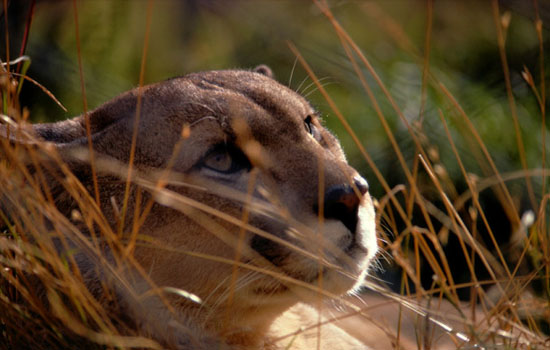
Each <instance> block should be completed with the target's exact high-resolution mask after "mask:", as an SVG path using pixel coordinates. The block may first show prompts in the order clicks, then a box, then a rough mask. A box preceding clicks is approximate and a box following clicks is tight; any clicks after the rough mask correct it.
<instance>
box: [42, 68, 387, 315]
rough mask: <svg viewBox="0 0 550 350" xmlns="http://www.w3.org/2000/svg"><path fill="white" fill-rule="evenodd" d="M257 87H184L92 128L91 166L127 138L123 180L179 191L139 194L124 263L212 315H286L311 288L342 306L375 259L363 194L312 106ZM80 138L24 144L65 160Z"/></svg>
mask: <svg viewBox="0 0 550 350" xmlns="http://www.w3.org/2000/svg"><path fill="white" fill-rule="evenodd" d="M268 75H269V74H261V73H257V72H249V71H237V70H229V71H213V72H204V73H197V74H191V75H188V76H186V77H182V78H175V79H172V80H169V81H165V82H162V83H159V84H156V85H152V86H149V87H145V88H143V90H142V91H141V92H138V91H137V90H134V91H131V92H129V93H126V94H124V95H122V96H120V97H118V98H117V99H115V100H113V101H111V102H108V103H107V104H105V105H104V106H102V107H100V108H98V109H97V110H95V111H93V112H92V113H91V114H90V120H91V131H92V140H93V143H94V148H95V150H96V154H97V157H101V156H103V155H105V156H109V157H113V158H116V159H117V160H119V161H120V162H122V163H126V162H127V161H128V159H129V154H130V149H131V144H132V133H133V131H134V130H137V131H138V134H137V139H136V153H135V160H134V164H135V166H136V167H137V168H138V169H139V170H143V171H144V172H147V171H149V170H150V169H155V168H159V169H163V168H166V167H169V168H170V170H172V173H171V175H181V179H183V180H182V181H183V182H185V183H177V182H170V180H165V181H164V182H166V183H167V186H166V189H164V190H160V191H158V187H157V190H154V189H151V188H147V191H149V192H151V193H153V198H154V199H155V200H156V203H157V204H155V205H154V206H153V209H152V210H151V212H150V213H149V215H148V216H147V219H146V220H145V222H144V223H143V224H142V225H141V227H140V235H141V237H149V238H150V239H144V240H143V242H144V243H143V244H138V247H137V248H136V250H135V256H136V259H137V260H138V261H139V262H140V263H141V264H142V265H143V268H144V270H145V271H148V273H149V276H150V277H151V279H152V280H153V281H154V282H155V283H156V284H157V285H159V286H170V287H175V288H179V289H182V290H185V291H188V292H191V293H194V294H197V295H198V296H199V297H201V298H202V299H203V301H204V302H205V303H209V304H210V306H217V305H218V304H220V303H223V302H225V301H226V300H227V299H231V302H232V303H234V304H235V305H237V306H238V305H241V304H242V305H243V307H245V306H246V305H248V306H250V305H258V304H264V305H265V304H277V303H280V302H284V303H285V304H286V303H290V302H293V301H296V300H298V299H299V298H297V297H296V295H300V298H305V299H309V298H312V296H313V295H317V292H316V291H315V288H317V287H320V288H321V289H322V290H324V291H326V292H327V293H329V294H332V295H334V294H342V293H344V292H346V291H349V290H350V289H352V288H353V287H354V286H356V285H357V284H358V283H359V282H360V281H361V280H362V278H363V277H364V274H365V271H366V268H367V266H368V263H369V260H370V259H371V258H372V257H373V255H374V254H375V252H376V249H377V248H376V238H375V228H374V211H373V206H372V202H371V199H370V196H369V194H368V186H367V183H366V181H365V180H364V179H362V178H361V177H360V176H359V175H358V173H357V172H356V171H355V170H354V169H353V168H351V167H350V166H349V164H348V163H347V161H346V158H345V156H344V153H343V151H342V149H341V147H340V144H339V143H338V140H337V139H336V138H335V137H334V136H333V135H332V134H331V133H330V132H328V131H327V130H326V129H325V128H324V127H323V126H322V124H321V123H320V120H319V117H318V115H317V113H316V111H315V110H314V109H313V108H312V107H311V106H310V104H309V103H308V102H307V101H306V100H305V99H304V98H303V97H301V96H300V95H298V94H297V93H295V92H294V91H292V90H290V89H288V88H286V87H284V86H282V85H280V84H279V83H277V82H276V81H274V80H273V79H272V78H271V77H269V76H268ZM138 95H140V97H139V100H140V103H141V106H140V112H141V113H140V117H139V122H138V124H137V128H134V127H135V126H136V125H135V123H136V120H137V119H136V118H135V116H136V105H137V100H138V97H137V96H138ZM75 125H76V126H75ZM84 125H85V124H84V119H83V118H80V119H75V120H74V121H73V122H72V125H69V124H67V122H66V123H65V124H58V125H57V126H52V125H50V126H37V127H36V130H37V131H38V133H39V134H41V135H42V136H43V137H45V138H46V139H49V140H51V141H54V142H56V143H57V145H58V146H59V148H60V149H61V150H62V151H63V152H66V151H68V150H70V149H71V148H73V147H75V146H79V145H80V146H84V145H86V143H87V138H86V137H85V136H84V131H83V130H84V128H83V126H84ZM171 175H167V176H166V179H170V178H171V177H170V176H171ZM84 181H85V182H86V179H84ZM100 189H101V198H102V201H103V202H104V208H110V206H111V204H112V199H111V197H114V198H115V200H116V201H118V202H119V203H121V202H122V201H123V191H122V189H123V186H122V185H121V186H120V187H116V186H114V185H110V186H102V183H101V178H100ZM133 199H134V197H130V202H131V201H132V200H133ZM132 212H133V210H129V213H130V214H128V215H129V216H128V218H127V222H132V217H131V213H132ZM151 242H152V243H151ZM233 261H237V263H232V262H233Z"/></svg>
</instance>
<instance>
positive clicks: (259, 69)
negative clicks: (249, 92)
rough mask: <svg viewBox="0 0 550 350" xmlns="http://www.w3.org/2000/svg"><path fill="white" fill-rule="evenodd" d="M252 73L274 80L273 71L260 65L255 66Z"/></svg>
mask: <svg viewBox="0 0 550 350" xmlns="http://www.w3.org/2000/svg"><path fill="white" fill-rule="evenodd" d="M253 71H254V72H256V73H260V74H263V75H265V76H266V77H269V78H271V79H274V76H273V71H272V70H271V68H269V67H268V66H266V65H265V64H261V65H259V66H257V67H256V68H254V70H253Z"/></svg>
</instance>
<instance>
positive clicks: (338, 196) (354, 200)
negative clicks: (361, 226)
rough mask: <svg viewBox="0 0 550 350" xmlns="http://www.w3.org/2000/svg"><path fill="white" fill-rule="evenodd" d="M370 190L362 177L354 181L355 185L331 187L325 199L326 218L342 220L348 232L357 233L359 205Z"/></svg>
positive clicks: (324, 212)
mask: <svg viewBox="0 0 550 350" xmlns="http://www.w3.org/2000/svg"><path fill="white" fill-rule="evenodd" d="M368 190H369V185H368V183H367V181H366V180H365V179H363V178H362V177H360V176H357V177H355V178H354V179H353V185H352V184H341V185H334V186H331V187H329V188H328V189H327V191H326V193H325V198H324V211H323V214H324V217H325V218H327V219H336V220H340V221H341V222H342V223H343V224H344V226H346V227H347V228H348V230H350V231H351V232H353V233H355V229H356V228H357V210H358V208H359V203H361V198H362V197H363V196H364V195H365V194H366V193H367V191H368ZM315 212H316V213H319V207H318V205H317V206H315Z"/></svg>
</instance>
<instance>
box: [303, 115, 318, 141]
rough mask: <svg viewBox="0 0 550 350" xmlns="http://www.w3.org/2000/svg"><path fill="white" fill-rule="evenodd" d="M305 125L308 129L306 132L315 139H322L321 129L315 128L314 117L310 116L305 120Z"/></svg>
mask: <svg viewBox="0 0 550 350" xmlns="http://www.w3.org/2000/svg"><path fill="white" fill-rule="evenodd" d="M304 124H305V127H306V131H307V132H308V133H309V134H310V135H311V136H313V138H314V139H316V140H319V138H320V137H321V133H320V132H319V129H318V128H317V126H315V124H314V122H313V117H312V116H311V115H308V116H307V117H306V119H304Z"/></svg>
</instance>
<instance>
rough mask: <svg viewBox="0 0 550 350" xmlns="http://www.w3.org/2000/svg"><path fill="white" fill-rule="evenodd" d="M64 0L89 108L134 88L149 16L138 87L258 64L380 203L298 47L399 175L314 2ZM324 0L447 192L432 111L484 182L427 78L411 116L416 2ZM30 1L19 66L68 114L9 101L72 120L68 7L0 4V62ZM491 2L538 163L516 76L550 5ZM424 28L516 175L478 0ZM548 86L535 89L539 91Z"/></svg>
mask: <svg viewBox="0 0 550 350" xmlns="http://www.w3.org/2000/svg"><path fill="white" fill-rule="evenodd" d="M76 3H77V9H78V21H79V22H78V25H79V32H80V45H81V57H82V63H83V73H84V81H85V86H86V98H87V102H88V106H89V108H90V109H91V108H94V107H96V106H98V105H100V104H101V103H102V102H105V101H107V100H109V99H111V98H112V97H114V96H116V95H117V94H119V93H121V92H123V91H125V90H128V89H130V88H132V87H135V86H137V85H138V82H139V72H140V64H141V60H142V53H143V48H144V38H145V33H146V27H147V18H148V15H150V16H151V25H150V41H149V45H148V54H147V60H146V69H145V77H144V78H145V82H146V83H151V82H157V81H160V80H163V79H167V78H170V77H173V76H178V75H184V74H186V73H189V72H194V71H200V70H212V69H227V68H247V69H248V68H253V67H255V66H257V65H259V64H267V65H269V66H270V67H271V68H272V69H273V71H274V73H275V75H276V77H277V79H278V80H279V81H281V82H282V83H283V84H287V85H289V86H290V87H292V88H293V89H296V90H299V91H300V92H301V93H303V94H304V95H306V96H307V97H308V99H310V100H311V101H312V103H313V104H314V105H315V106H316V108H318V109H319V110H320V112H321V115H322V116H323V117H324V119H325V121H326V124H327V125H328V127H329V128H330V129H331V130H333V131H334V132H335V133H336V134H337V135H338V136H339V137H340V139H341V140H342V144H343V145H344V148H345V150H346V152H347V154H348V156H349V160H350V163H352V165H353V166H355V167H356V168H357V169H358V170H359V171H360V172H361V173H362V174H363V175H365V176H366V177H367V178H368V180H369V182H370V184H371V191H372V193H373V194H374V196H376V197H378V198H380V197H382V196H383V195H384V194H385V191H384V190H383V189H382V187H381V186H380V183H379V182H378V181H377V179H376V178H375V176H374V175H373V173H372V170H371V169H370V168H369V166H368V165H367V163H366V162H365V160H364V159H363V157H362V156H361V154H360V152H359V149H358V147H357V146H356V145H355V144H354V143H353V141H352V140H351V138H350V137H349V135H348V134H347V132H346V131H345V130H344V128H343V127H342V125H341V124H340V122H339V121H338V119H337V118H336V117H335V116H334V113H333V112H332V111H331V110H330V108H329V106H328V104H327V102H326V101H325V99H324V98H323V97H322V96H321V94H320V93H319V92H318V91H317V89H316V88H315V86H314V84H312V82H311V79H309V78H308V76H307V73H306V72H305V70H304V69H303V68H302V67H301V66H300V64H299V63H298V64H296V65H295V55H294V54H293V53H292V52H291V50H290V49H289V46H288V43H289V42H291V43H293V44H294V45H296V47H297V48H298V49H299V50H300V52H301V53H302V54H303V55H304V57H305V59H306V60H307V61H308V62H309V64H310V65H311V67H312V68H313V70H314V71H315V73H316V74H317V76H318V77H320V78H322V83H323V84H325V87H326V89H327V90H328V92H329V94H330V96H331V97H332V98H333V99H334V100H335V102H336V104H337V105H338V107H339V108H340V110H341V111H342V112H343V114H344V116H345V117H346V118H347V119H348V121H349V122H350V124H351V125H352V127H353V129H354V131H355V132H356V133H357V135H358V136H359V138H360V140H361V142H362V144H363V146H364V147H365V148H366V150H367V151H368V153H369V154H370V155H371V156H372V158H373V159H374V162H375V163H376V165H377V166H378V167H379V168H380V170H381V172H382V174H383V176H384V178H385V179H386V180H387V181H388V183H389V185H390V186H391V187H393V186H396V185H398V184H401V183H404V182H405V178H404V175H403V171H402V169H401V167H400V165H399V163H398V160H397V157H396V155H395V153H394V151H393V150H392V148H391V145H390V143H389V141H388V137H387V136H386V134H385V132H384V130H383V128H382V125H381V123H380V121H379V119H378V117H377V116H376V112H375V110H374V107H373V104H372V102H371V101H370V100H369V98H368V96H367V94H366V93H365V91H364V90H363V88H362V86H361V83H360V80H359V78H358V77H357V75H356V74H355V72H354V70H353V67H352V65H351V63H350V62H349V60H348V58H347V57H346V55H345V52H344V50H343V48H342V46H341V43H340V41H339V39H338V36H337V34H336V33H335V31H334V29H333V27H332V26H331V24H330V22H329V21H328V20H327V18H326V17H325V16H324V15H323V14H322V12H321V11H320V10H319V8H318V7H317V6H316V5H315V4H314V3H313V2H311V1H306V0H303V1H300V0H276V1H265V0H254V1H253V0H243V1H238V0H234V1H225V0H188V1H176V0H157V1H153V2H152V7H151V8H148V2H147V1H145V0H131V1H130V0H88V1H77V2H76ZM329 3H330V5H331V10H332V12H333V13H334V15H335V16H336V18H337V20H338V21H340V23H341V24H342V26H343V27H344V28H345V29H346V30H347V31H348V33H349V34H350V35H351V37H352V38H353V39H354V41H355V42H356V44H357V45H358V46H359V47H360V48H361V49H362V51H363V53H364V54H365V55H366V57H367V58H368V59H369V60H370V62H371V64H372V65H373V67H374V69H375V70H376V72H377V73H378V75H379V76H380V78H381V79H382V81H383V82H384V84H385V85H386V86H387V88H388V90H389V92H390V93H391V95H392V96H393V98H394V99H395V100H396V102H397V104H398V106H399V108H400V109H401V111H403V114H404V116H405V117H406V119H407V120H408V121H409V122H410V123H411V124H412V125H415V127H416V128H417V130H418V131H419V134H420V135H422V141H423V145H424V146H426V148H427V149H430V150H431V151H433V155H434V159H436V161H435V162H436V163H440V164H441V165H442V167H443V168H444V169H446V171H447V172H448V174H449V176H450V178H451V180H452V182H453V184H454V186H455V187H456V190H457V191H458V192H461V191H463V190H464V189H465V188H466V186H465V182H464V179H463V177H462V174H461V173H460V172H459V168H458V165H457V162H456V160H455V157H454V155H453V154H452V151H451V148H450V146H449V140H448V139H447V137H446V135H445V132H444V129H443V126H442V123H441V121H440V119H439V111H442V113H443V114H444V115H445V117H446V119H447V121H448V123H449V125H450V127H451V133H452V134H453V139H454V141H455V142H456V144H457V147H458V149H459V152H460V154H461V157H462V160H463V161H464V162H465V166H466V168H467V171H468V172H471V173H474V174H477V175H478V176H479V177H481V178H483V177H484V174H483V172H482V170H481V168H480V164H478V162H476V160H475V156H474V154H473V153H472V147H471V146H472V144H471V143H472V139H471V138H469V136H468V132H467V129H465V127H464V123H463V121H462V119H461V118H460V117H459V116H458V112H457V109H456V108H455V107H453V106H450V105H449V103H448V102H446V101H447V98H445V97H444V96H442V93H441V90H440V89H439V88H438V87H437V86H433V85H429V84H428V85H427V88H426V94H427V95H426V96H427V99H426V103H425V106H424V108H423V112H421V110H422V102H421V101H422V70H423V63H424V58H423V55H424V51H425V39H426V27H427V25H428V23H429V22H428V3H429V2H428V1H425V0H422V1H421V0H411V1H399V0H379V1H330V2H329ZM33 4H34V15H33V17H32V25H31V27H30V36H29V41H28V44H27V46H26V54H27V55H29V56H30V57H31V59H32V64H31V66H30V70H29V71H28V74H29V76H30V77H32V78H33V79H35V80H37V81H38V82H40V83H41V84H43V85H44V86H45V87H46V88H47V89H49V90H50V91H51V92H52V93H53V94H54V95H55V96H56V97H57V98H58V99H59V100H60V101H61V102H62V103H63V104H64V105H65V106H66V107H67V109H68V112H67V113H65V112H63V111H62V110H61V109H60V108H59V107H58V106H57V105H56V104H55V103H54V102H53V101H52V100H51V99H50V98H49V97H48V96H46V95H45V94H44V93H43V92H42V91H41V90H40V89H38V88H36V87H35V86H33V85H32V84H29V83H28V82H26V83H25V86H24V88H23V92H22V95H21V104H22V105H23V106H25V107H26V108H28V109H29V110H30V112H31V113H30V116H31V119H32V120H33V121H35V122H37V121H52V120H58V119H64V118H68V117H70V116H74V115H78V114H80V113H81V112H82V110H83V98H82V93H81V87H80V77H79V68H78V57H77V46H76V39H75V38H76V35H75V33H76V31H75V13H74V8H73V2H72V1H69V0H57V1H54V0H50V1H45V0H42V1H36V2H33V1H32V0H24V1H23V0H17V1H13V0H12V1H10V2H9V8H8V30H9V47H10V58H11V59H13V58H15V57H16V56H17V54H18V53H19V51H20V47H21V41H22V38H23V35H24V31H25V27H26V24H27V23H28V19H27V18H28V17H27V16H28V13H29V10H30V9H31V8H33ZM498 4H499V8H500V15H501V17H500V18H498V22H499V23H500V24H502V23H504V24H507V27H506V28H505V29H506V54H507V59H508V65H509V68H510V72H511V76H510V81H511V85H512V90H513V96H514V100H515V103H516V106H517V116H518V119H519V121H520V126H521V133H522V137H523V143H524V146H525V150H526V158H527V163H528V167H529V168H533V169H534V168H539V167H541V164H542V153H543V146H542V135H543V133H545V135H546V134H547V125H548V123H545V124H543V123H542V113H541V108H540V106H539V104H538V103H537V99H536V98H535V95H534V93H533V92H532V90H531V88H530V87H529V85H528V84H527V83H526V81H525V79H524V78H523V77H522V71H524V69H525V68H524V67H526V68H527V69H528V70H529V72H530V73H531V74H532V76H533V77H534V80H535V83H536V85H537V87H538V88H540V85H541V81H540V75H541V64H540V63H541V61H540V60H541V56H540V48H539V39H538V36H537V31H536V29H535V17H536V13H537V12H536V9H535V6H536V8H538V14H539V16H540V18H541V19H542V23H543V30H542V34H543V44H544V51H545V55H544V58H543V61H544V64H545V65H546V70H545V71H544V75H545V80H547V78H548V72H549V71H550V66H548V61H549V58H550V51H548V48H550V42H549V41H548V37H549V35H548V34H549V31H548V28H549V27H548V24H550V4H549V2H548V1H540V0H539V1H538V2H537V1H527V0H526V1H524V0H515V1H514V0H508V1H500V2H498ZM5 19H6V17H5V15H4V16H3V22H2V26H1V27H2V29H1V30H2V38H6V35H5V28H6V26H5ZM432 25H433V27H432V30H431V46H430V51H429V69H430V72H431V74H433V76H435V77H436V79H437V80H438V81H440V82H442V83H443V84H444V85H445V86H446V88H447V89H448V90H449V91H450V92H451V93H452V94H453V95H454V96H455V98H456V99H457V100H458V102H459V103H460V105H461V106H462V108H463V109H464V111H465V112H466V114H467V115H468V117H469V118H470V119H471V121H472V122H473V123H474V125H475V126H476V128H477V130H478V131H479V133H480V135H481V137H482V139H483V141H484V142H485V143H486V145H487V147H488V149H489V152H490V153H491V156H492V157H493V159H494V160H495V163H496V164H497V167H498V169H499V171H500V172H502V173H507V172H510V171H514V170H518V169H521V164H520V159H519V151H518V146H517V143H516V136H515V132H514V128H513V119H512V115H511V113H510V107H509V102H508V99H507V93H506V85H505V80H504V74H503V69H502V64H501V58H500V56H499V51H498V45H497V35H496V26H495V18H494V14H493V7H492V6H491V1H479V0H463V1H445V0H441V1H440V0H438V1H435V2H434V4H433V20H432ZM4 42H5V40H4ZM6 46H7V45H2V48H1V49H0V50H2V57H3V59H4V60H5V58H6V52H5V51H6V49H5V48H6ZM365 72H366V70H365ZM366 75H367V77H368V79H367V80H368V82H369V83H370V85H371V87H372V88H373V92H374V95H375V97H376V100H377V101H378V103H379V104H380V107H381V110H382V112H383V114H384V117H385V118H386V120H387V122H388V123H389V125H390V127H391V129H392V132H393V134H394V135H395V137H396V139H397V140H398V143H399V145H400V148H401V150H402V151H403V153H404V155H405V158H406V160H407V162H408V166H409V167H410V168H412V167H413V166H414V159H415V154H416V153H415V146H414V143H413V141H412V139H411V137H410V135H409V133H408V131H407V130H406V128H405V126H404V125H403V123H402V122H401V121H400V120H399V118H398V115H397V113H396V112H395V111H394V109H393V108H392V106H391V104H390V103H389V102H388V100H387V99H386V98H385V97H384V95H383V93H382V91H381V89H380V88H379V87H377V86H376V84H375V82H374V80H373V79H372V77H370V75H368V73H367V74H366ZM548 90H550V89H548V88H546V95H548V92H547V91H548ZM548 136H549V135H546V138H547V139H548V138H549V137H548ZM426 182H429V180H426ZM533 183H534V188H535V194H536V197H537V201H540V199H541V198H542V196H543V193H542V192H541V188H542V180H541V178H540V177H534V178H533ZM420 184H421V185H422V182H421V181H420ZM509 185H510V190H511V192H512V194H513V196H514V199H515V200H516V202H517V203H518V207H519V208H520V211H524V210H526V209H528V208H532V203H530V202H529V201H528V200H527V196H526V194H525V182H524V181H523V180H517V181H513V182H510V183H509ZM487 192H488V191H487ZM423 195H425V196H426V197H427V198H428V199H430V198H432V197H433V198H434V201H435V202H436V204H438V203H437V201H438V200H439V199H437V198H438V195H437V193H435V192H434V191H433V188H432V187H430V186H429V185H426V188H425V189H424V193H423ZM482 201H484V203H486V208H487V212H488V215H489V216H490V218H489V220H490V222H491V224H492V226H493V227H494V228H495V231H496V232H497V233H498V234H499V235H501V236H502V237H505V238H503V240H505V239H507V237H509V235H510V231H511V229H510V224H509V223H508V222H507V220H505V219H504V220H503V218H504V217H505V216H504V214H503V211H502V208H501V206H500V205H498V202H497V199H496V198H495V197H494V196H492V195H490V194H487V195H486V196H483V198H482ZM493 204H495V205H493ZM439 205H440V203H439ZM420 225H421V223H420ZM449 254H452V252H449ZM430 277H431V275H428V278H430Z"/></svg>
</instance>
